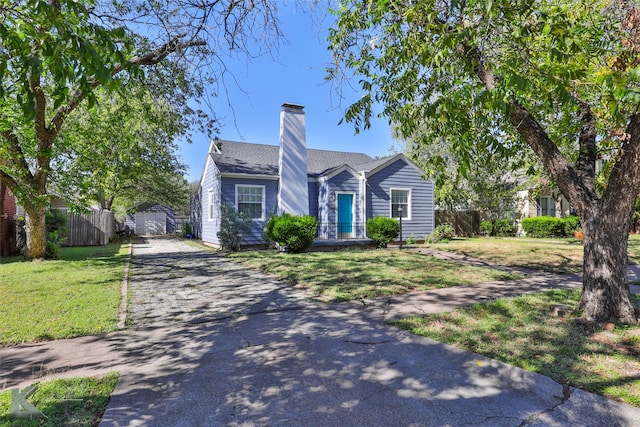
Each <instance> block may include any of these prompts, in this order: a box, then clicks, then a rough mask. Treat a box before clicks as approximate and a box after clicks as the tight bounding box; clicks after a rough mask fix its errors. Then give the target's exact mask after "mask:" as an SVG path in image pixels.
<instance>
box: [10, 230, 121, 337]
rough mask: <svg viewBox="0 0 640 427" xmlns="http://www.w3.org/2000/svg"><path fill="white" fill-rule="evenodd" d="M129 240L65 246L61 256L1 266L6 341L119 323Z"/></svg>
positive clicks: (91, 330) (89, 330)
mask: <svg viewBox="0 0 640 427" xmlns="http://www.w3.org/2000/svg"><path fill="white" fill-rule="evenodd" d="M127 249H128V247H127V244H125V243H122V244H120V243H112V244H109V245H106V246H98V247H78V248H76V247H74V248H62V249H61V250H60V259H58V260H47V261H32V262H25V261H22V260H19V259H13V262H9V263H5V264H3V265H2V268H0V283H1V284H2V286H0V301H2V304H1V305H0V325H2V326H1V327H0V345H3V344H4V345H6V344H19V343H23V342H32V341H42V340H53V339H60V338H70V337H75V336H81V335H92V334H100V333H104V332H108V331H113V330H115V329H116V328H117V322H118V308H119V304H120V283H121V281H122V274H123V269H124V262H125V259H126V256H127Z"/></svg>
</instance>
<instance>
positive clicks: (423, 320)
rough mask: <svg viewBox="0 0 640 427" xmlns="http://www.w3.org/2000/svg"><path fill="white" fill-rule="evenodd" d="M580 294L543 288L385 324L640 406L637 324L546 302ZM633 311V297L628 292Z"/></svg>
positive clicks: (573, 299) (574, 299) (638, 300)
mask: <svg viewBox="0 0 640 427" xmlns="http://www.w3.org/2000/svg"><path fill="white" fill-rule="evenodd" d="M579 299H580V291H579V290H576V291H551V292H547V293H544V294H535V295H525V296H522V297H518V298H504V299H498V300H496V301H495V302H493V303H489V304H475V305H473V306H471V307H468V308H464V309H460V310H456V311H453V312H450V313H444V314H437V315H428V316H424V317H412V318H407V319H402V320H399V321H396V322H393V324H394V325H395V326H397V327H399V328H402V329H405V330H408V331H410V332H412V333H414V334H417V335H422V336H425V337H428V338H431V339H434V340H436V341H440V342H443V343H447V344H451V345H454V346H456V347H458V348H461V349H464V350H467V351H472V352H475V353H478V354H482V355H484V356H487V357H490V358H493V359H497V360H500V361H502V362H506V363H508V364H511V365H514V366H518V367H521V368H524V369H526V370H528V371H532V372H537V373H540V374H542V375H545V376H548V377H550V378H552V379H554V380H555V381H557V382H559V383H561V384H568V385H570V386H573V387H578V388H581V389H584V390H588V391H590V392H594V393H598V394H601V395H605V396H608V397H611V398H614V399H619V400H623V401H625V402H627V403H629V404H631V405H634V406H639V407H640V335H638V329H637V328H635V329H633V328H624V327H616V329H615V330H614V331H613V332H608V331H605V330H603V328H602V326H601V325H598V324H592V323H586V322H584V321H583V320H582V319H581V318H579V317H576V316H574V315H569V316H566V317H558V316H555V315H554V314H553V307H554V306H567V307H576V306H577V304H578V301H579ZM633 301H634V305H635V306H636V308H640V297H639V296H638V295H634V296H633Z"/></svg>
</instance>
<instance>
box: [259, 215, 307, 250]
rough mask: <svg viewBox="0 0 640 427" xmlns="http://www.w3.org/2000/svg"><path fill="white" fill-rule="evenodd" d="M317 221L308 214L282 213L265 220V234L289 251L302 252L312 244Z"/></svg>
mask: <svg viewBox="0 0 640 427" xmlns="http://www.w3.org/2000/svg"><path fill="white" fill-rule="evenodd" d="M317 232H318V221H317V220H316V219H315V218H314V217H312V216H310V215H291V214H282V215H275V216H272V217H271V218H270V219H269V221H268V222H267V225H266V228H265V236H266V237H267V239H269V240H271V241H272V242H276V243H277V244H278V245H280V246H282V247H284V248H286V250H288V251H290V252H304V251H305V250H307V249H309V248H310V247H311V245H313V240H314V239H315V238H316V233H317Z"/></svg>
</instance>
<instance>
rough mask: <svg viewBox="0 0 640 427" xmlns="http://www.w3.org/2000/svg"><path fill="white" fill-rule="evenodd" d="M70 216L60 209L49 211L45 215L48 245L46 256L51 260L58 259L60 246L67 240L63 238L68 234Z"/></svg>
mask: <svg viewBox="0 0 640 427" xmlns="http://www.w3.org/2000/svg"><path fill="white" fill-rule="evenodd" d="M67 218H68V215H67V214H66V213H64V212H62V211H60V210H58V209H48V210H47V212H46V213H45V221H46V223H47V245H46V246H45V252H44V256H45V258H49V259H56V258H58V250H59V249H60V246H62V244H63V243H64V242H65V241H66V240H67V238H66V237H63V235H64V234H66V232H67Z"/></svg>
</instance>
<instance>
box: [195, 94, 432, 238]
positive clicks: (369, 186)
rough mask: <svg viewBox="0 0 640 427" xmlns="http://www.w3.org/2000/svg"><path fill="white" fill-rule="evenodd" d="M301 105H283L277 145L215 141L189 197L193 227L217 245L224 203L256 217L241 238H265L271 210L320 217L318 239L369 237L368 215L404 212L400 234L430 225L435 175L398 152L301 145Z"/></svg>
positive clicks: (425, 229)
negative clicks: (382, 154)
mask: <svg viewBox="0 0 640 427" xmlns="http://www.w3.org/2000/svg"><path fill="white" fill-rule="evenodd" d="M305 139H306V137H305V117H304V112H303V107H302V106H298V105H291V104H284V105H283V106H282V111H281V113H280V146H275V145H262V144H250V143H244V142H232V141H212V142H211V145H210V147H209V153H208V156H207V160H206V163H205V166H204V170H203V173H202V178H201V180H200V188H199V190H198V192H197V193H196V194H195V195H194V197H193V198H192V215H191V218H192V227H193V230H194V233H195V235H196V237H200V238H201V239H202V240H203V242H205V243H208V244H212V245H219V243H220V242H219V239H218V232H219V231H220V219H221V218H220V216H221V206H222V205H223V204H228V205H231V206H233V207H235V208H236V209H238V210H239V211H241V212H246V213H249V214H250V215H251V217H252V218H253V223H252V227H251V230H250V231H249V233H247V235H246V236H245V237H244V239H243V242H242V244H244V245H252V244H260V243H264V241H263V230H264V226H265V224H266V221H267V220H268V218H269V216H270V215H272V214H274V213H278V214H279V213H290V214H294V215H297V214H304V215H306V214H308V215H312V216H314V217H316V218H317V220H318V224H319V229H318V239H320V240H352V239H367V236H366V221H367V219H370V218H373V217H377V216H384V217H392V218H398V217H399V216H400V215H402V218H403V220H402V226H403V236H404V237H405V238H406V237H408V236H410V235H414V236H415V237H416V238H422V237H423V236H424V235H426V234H429V233H430V232H431V231H433V228H434V205H433V182H432V181H431V180H429V179H423V173H424V172H423V171H422V170H421V169H420V168H419V167H418V166H417V165H416V164H415V163H413V162H412V161H411V160H409V159H408V158H407V157H405V156H404V155H402V154H398V155H395V156H388V157H384V158H381V159H374V158H372V157H370V156H368V155H366V154H362V153H347V152H339V151H327V150H314V149H307V148H306V141H305Z"/></svg>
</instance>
